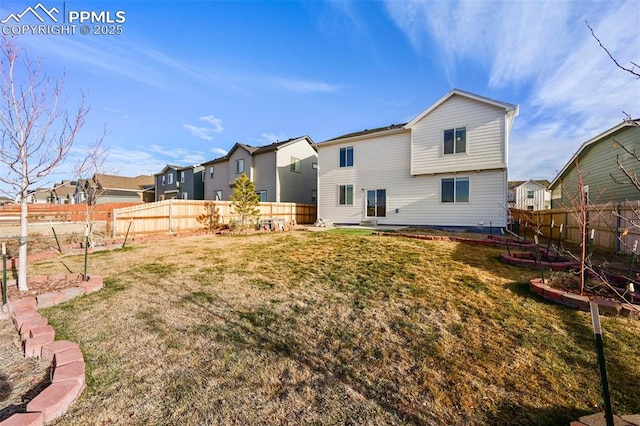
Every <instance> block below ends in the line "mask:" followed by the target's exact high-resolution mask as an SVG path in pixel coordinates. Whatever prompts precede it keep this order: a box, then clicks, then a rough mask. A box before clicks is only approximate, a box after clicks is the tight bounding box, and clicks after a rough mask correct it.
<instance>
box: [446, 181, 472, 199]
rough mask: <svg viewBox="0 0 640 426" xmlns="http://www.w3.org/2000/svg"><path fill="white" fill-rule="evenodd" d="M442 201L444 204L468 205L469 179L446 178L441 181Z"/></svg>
mask: <svg viewBox="0 0 640 426" xmlns="http://www.w3.org/2000/svg"><path fill="white" fill-rule="evenodd" d="M441 186H442V191H441V193H440V197H441V198H440V200H441V202H443V203H468V202H469V178H468V177H459V178H444V179H442V180H441Z"/></svg>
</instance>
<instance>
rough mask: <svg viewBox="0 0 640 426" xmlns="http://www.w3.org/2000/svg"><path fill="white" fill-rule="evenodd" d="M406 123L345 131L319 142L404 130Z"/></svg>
mask: <svg viewBox="0 0 640 426" xmlns="http://www.w3.org/2000/svg"><path fill="white" fill-rule="evenodd" d="M406 124H407V123H401V124H389V125H388V126H383V127H376V128H375V129H364V130H360V131H358V132H352V133H347V134H345V135H342V136H338V137H335V138H332V139H328V140H326V141H324V142H321V143H322V144H326V143H327V142H335V141H338V140H342V139H350V138H357V137H358V136H367V135H372V134H374V133H383V132H385V133H386V132H389V131H393V130H405V126H406Z"/></svg>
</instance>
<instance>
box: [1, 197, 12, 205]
mask: <svg viewBox="0 0 640 426" xmlns="http://www.w3.org/2000/svg"><path fill="white" fill-rule="evenodd" d="M13 203H15V200H14V199H12V198H9V197H0V206H6V205H9V204H13Z"/></svg>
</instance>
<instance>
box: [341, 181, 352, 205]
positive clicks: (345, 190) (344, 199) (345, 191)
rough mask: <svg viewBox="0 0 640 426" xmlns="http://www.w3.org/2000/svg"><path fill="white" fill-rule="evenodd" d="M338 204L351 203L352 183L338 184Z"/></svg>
mask: <svg viewBox="0 0 640 426" xmlns="http://www.w3.org/2000/svg"><path fill="white" fill-rule="evenodd" d="M338 193H339V199H338V204H340V205H341V206H352V205H353V185H340V187H339V188H338Z"/></svg>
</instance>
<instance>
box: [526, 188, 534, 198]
mask: <svg viewBox="0 0 640 426" xmlns="http://www.w3.org/2000/svg"><path fill="white" fill-rule="evenodd" d="M527 198H533V189H527Z"/></svg>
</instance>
